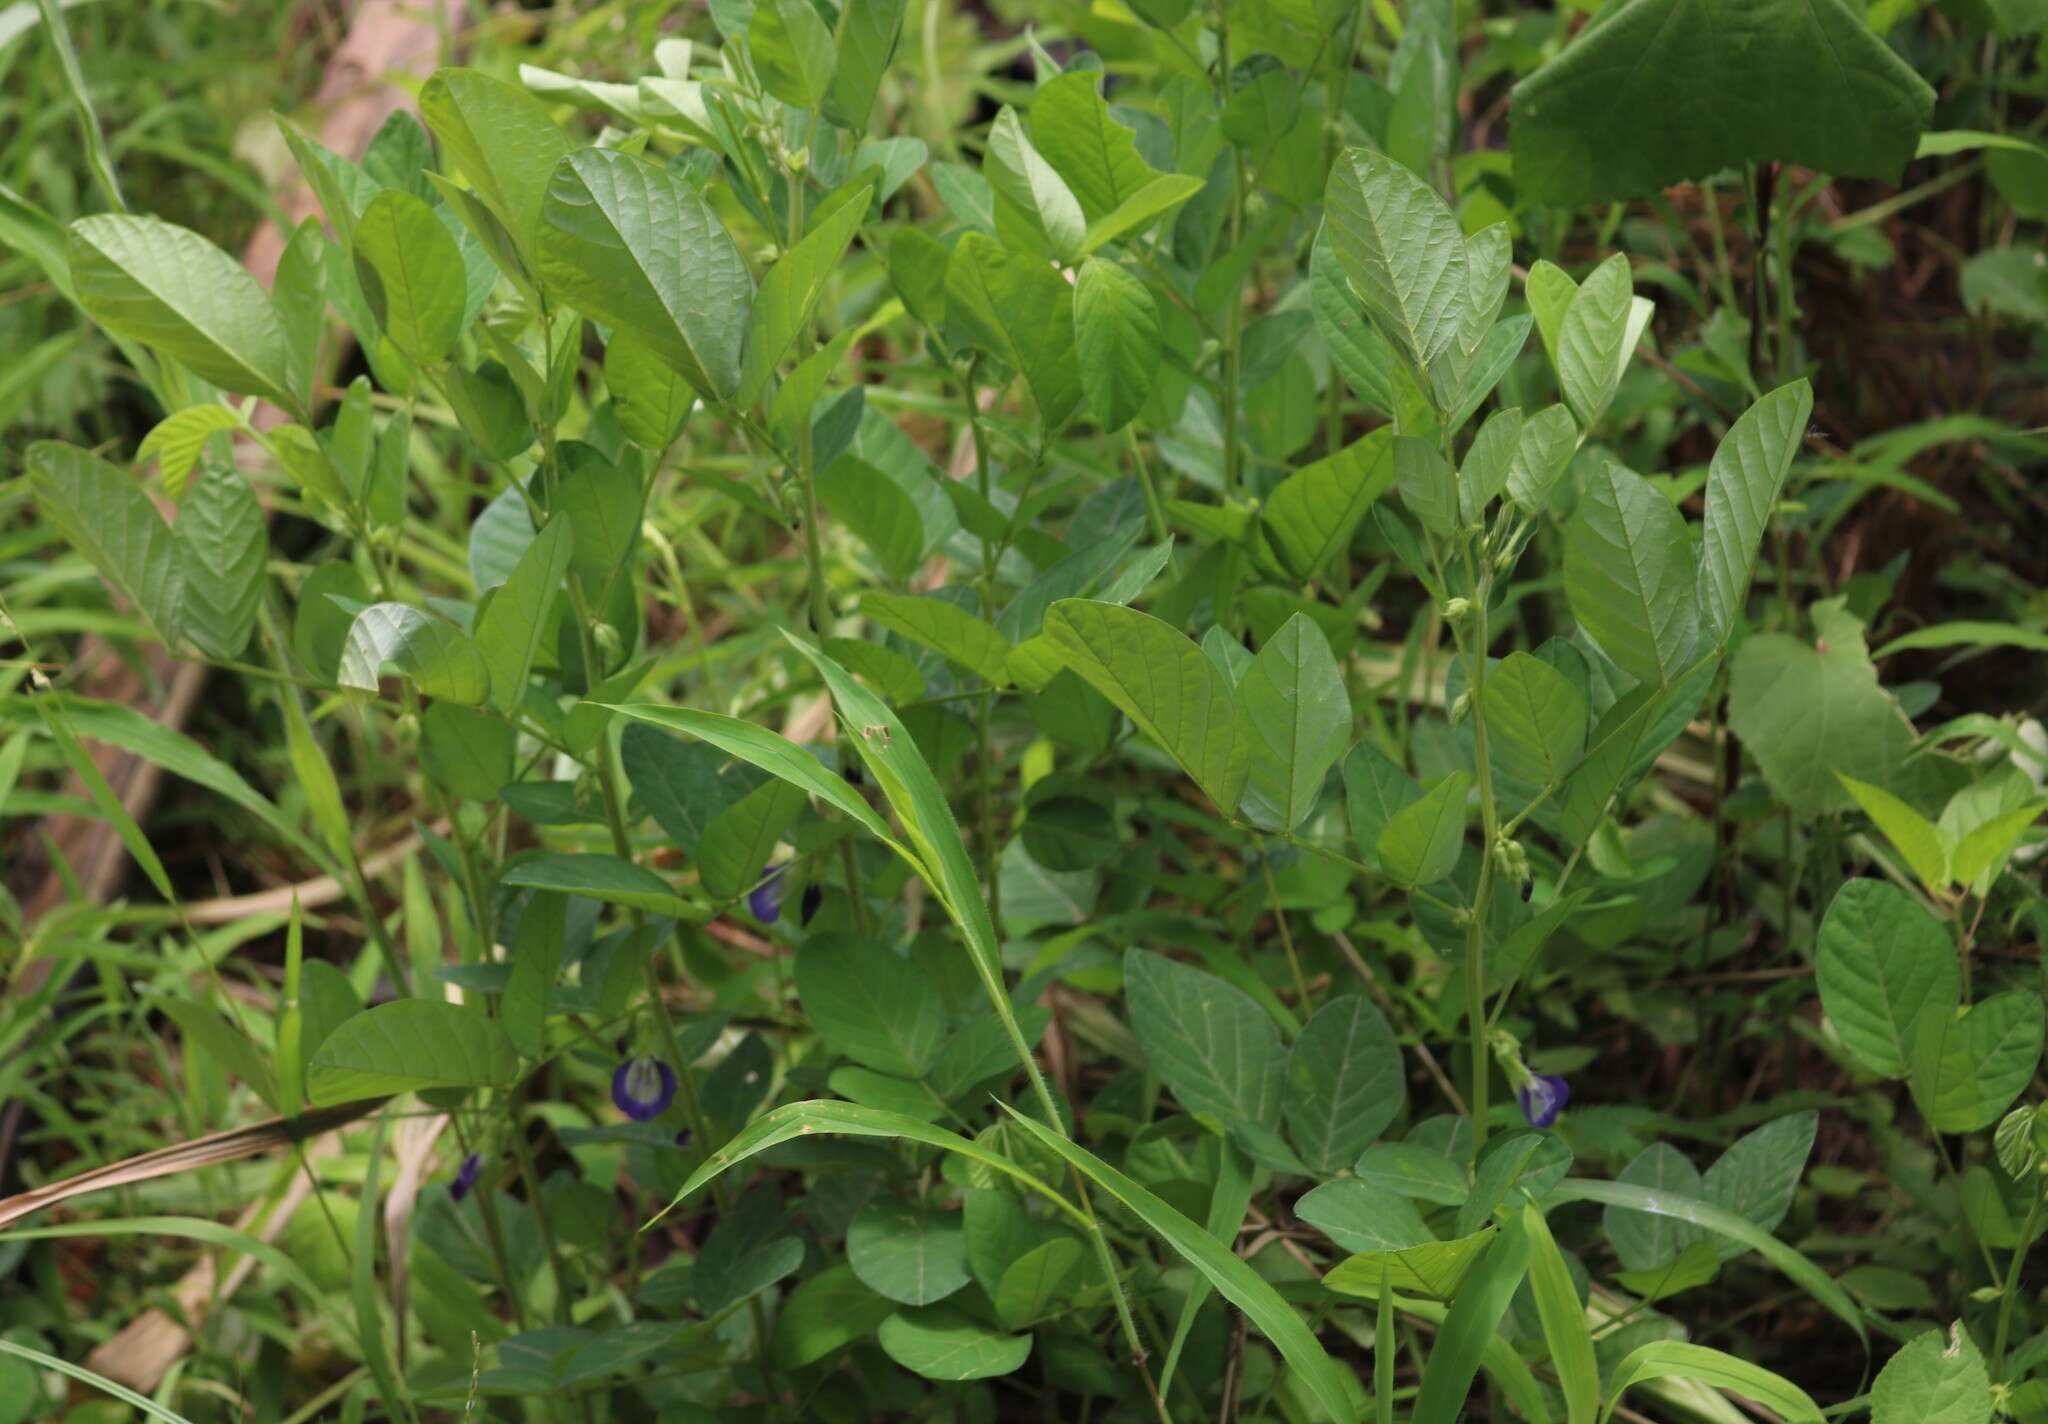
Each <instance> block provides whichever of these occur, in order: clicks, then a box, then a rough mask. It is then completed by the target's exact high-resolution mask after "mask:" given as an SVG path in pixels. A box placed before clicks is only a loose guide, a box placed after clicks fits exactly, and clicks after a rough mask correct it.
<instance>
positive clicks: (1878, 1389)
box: [1745, 1321, 1992, 1424]
mask: <svg viewBox="0 0 2048 1424" xmlns="http://www.w3.org/2000/svg"><path fill="white" fill-rule="evenodd" d="M1745 1393H1747V1391H1745ZM1991 1411H1992V1397H1991V1377H1990V1374H1989V1373H1988V1372H1987V1371H1986V1370H1985V1368H1984V1356H1983V1354H1982V1353H1981V1352H1979V1350H1978V1349H1977V1342H1976V1341H1974V1340H1972V1339H1971V1338H1970V1335H1969V1332H1968V1331H1966V1330H1964V1329H1963V1327H1962V1324H1961V1322H1960V1321H1959V1322H1957V1323H1956V1324H1954V1325H1951V1326H1950V1327H1949V1329H1948V1332H1947V1334H1946V1335H1944V1334H1943V1332H1941V1331H1939V1330H1929V1331H1927V1332H1925V1333H1924V1334H1920V1335H1916V1336H1914V1337H1913V1338H1912V1339H1911V1340H1908V1341H1907V1342H1906V1343H1905V1345H1904V1346H1902V1347H1901V1348H1900V1350H1899V1352H1898V1353H1897V1354H1895V1355H1893V1356H1892V1357H1891V1358H1890V1359H1889V1360H1887V1361H1885V1366H1884V1368H1883V1369H1882V1370H1879V1371H1878V1374H1877V1381H1876V1383H1875V1384H1873V1385H1871V1387H1870V1424H1990V1420H1991Z"/></svg>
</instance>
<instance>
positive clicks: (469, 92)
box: [328, 69, 576, 275]
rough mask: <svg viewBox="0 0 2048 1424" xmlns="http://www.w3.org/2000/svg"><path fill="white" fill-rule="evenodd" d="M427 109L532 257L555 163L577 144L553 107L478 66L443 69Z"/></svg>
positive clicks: (423, 96)
mask: <svg viewBox="0 0 2048 1424" xmlns="http://www.w3.org/2000/svg"><path fill="white" fill-rule="evenodd" d="M420 114H421V116H422V117H424V118H425V119H426V121H427V126H428V127H429V128H431V129H432V130H433V131H434V138H435V139H436V140H437V141H438V142H439V144H440V145H441V152H442V153H443V154H444V155H445V156H446V158H447V160H448V161H449V162H450V163H451V164H452V165H453V166H454V168H455V170H456V171H457V172H458V173H460V174H461V175H462V176H463V177H465V178H467V179H468V180H469V182H470V185H471V186H472V187H474V188H475V189H476V191H477V192H478V193H479V194H481V195H482V197H483V199H484V202H485V203H486V204H488V205H489V207H490V209H491V211H492V212H493V213H494V214H495V215H496V216H497V217H498V218H499V219H500V220H501V221H502V222H503V223H504V224H505V227H506V229H507V231H509V232H510V234H511V236H512V239H513V241H514V242H515V243H517V244H518V246H519V248H520V249H521V250H522V251H524V252H526V253H527V254H529V255H531V254H532V253H533V251H534V243H535V231H536V229H537V228H538V227H539V225H540V217H541V206H542V204H543V203H544V202H545V201H546V199H547V196H548V189H549V185H550V184H551V183H552V182H553V181H554V178H555V168H556V165H557V164H559V163H560V162H561V161H562V159H563V158H564V157H565V156H566V155H567V154H568V153H570V152H571V151H572V150H573V149H574V148H575V147H576V145H575V144H574V143H572V142H571V141H570V138H569V135H567V134H566V133H564V132H562V129H561V127H560V126H559V125H557V124H556V123H555V121H554V119H553V118H552V117H550V116H549V114H548V111H547V106H546V105H544V104H542V103H541V102H540V101H539V100H538V99H536V98H534V97H533V96H532V95H531V94H529V93H527V92H526V91H525V90H524V89H521V88H519V87H517V86H516V85H512V84H507V83H505V82H504V81H503V80H501V79H494V78H492V77H491V76H490V75H488V74H483V73H480V72H479V71H477V70H474V69H442V70H438V71H436V72H435V74H434V77H433V78H431V79H429V80H428V81H427V83H426V87H425V88H423V89H422V90H420ZM328 216H329V218H330V219H331V218H332V217H333V214H332V213H330V214H329V215H328ZM515 275H516V274H515Z"/></svg>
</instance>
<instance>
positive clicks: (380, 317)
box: [353, 188, 466, 366]
mask: <svg viewBox="0 0 2048 1424" xmlns="http://www.w3.org/2000/svg"><path fill="white" fill-rule="evenodd" d="M353 247H354V252H355V268H356V281H357V283H358V284H359V285H360V286H361V287H362V291H363V299H364V300H365V301H366V302H368V303H369V304H370V314H371V315H372V316H374V317H376V319H377V325H378V326H380V327H382V328H383V330H384V334H385V335H386V336H388V337H390V338H391V344H392V345H394V346H396V347H397V348H398V349H399V350H400V351H403V352H404V353H405V354H406V355H407V356H408V357H410V358H411V359H412V360H413V361H415V362H418V363H420V364H421V365H428V366H431V365H433V364H435V363H436V362H438V361H440V360H441V359H442V358H443V357H444V356H446V355H447V354H448V352H449V350H450V349H451V348H452V347H453V346H454V345H455V341H456V338H457V337H459V336H460V335H461V334H462V316H463V301H464V296H465V291H466V288H465V278H464V276H463V268H462V252H461V249H459V248H458V247H456V245H455V239H454V237H453V236H451V235H450V234H449V231H448V229H447V227H446V226H444V225H443V224H442V222H441V220H440V218H438V217H436V216H435V215H434V210H433V209H432V208H430V207H428V206H427V205H426V204H425V203H424V202H422V201H421V200H420V199H418V198H416V197H414V196H413V195H412V194H411V193H408V192H406V191H404V190H403V189H400V188H386V189H385V190H384V191H383V192H381V193H379V194H378V195H377V196H376V197H375V198H373V199H371V200H370V206H369V207H367V208H365V209H363V213H362V216H361V217H359V218H357V219H356V226H355V238H354V242H353Z"/></svg>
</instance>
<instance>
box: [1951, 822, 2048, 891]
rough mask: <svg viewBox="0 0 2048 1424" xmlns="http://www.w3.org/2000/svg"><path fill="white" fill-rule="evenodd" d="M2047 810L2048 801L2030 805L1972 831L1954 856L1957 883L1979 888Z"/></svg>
mask: <svg viewBox="0 0 2048 1424" xmlns="http://www.w3.org/2000/svg"><path fill="white" fill-rule="evenodd" d="M2043 810H2048V802H2042V801H2034V802H2029V803H2028V804H2027V805H2024V806H2017V807H2015V808H2013V809H2012V810H2010V811H2007V812H2005V813H2004V814H2003V815H2000V816H1994V817H1992V818H1991V819H1990V820H1988V821H1986V822H1984V824H1982V825H1980V826H1977V827H1975V828H1974V829H1972V830H1971V831H1970V832H1969V833H1968V834H1967V835H1965V836H1964V837H1963V838H1962V840H1960V841H1959V842H1957V843H1956V847H1955V852H1954V854H1953V855H1952V856H1951V857H1950V863H1949V869H1950V871H1951V872H1952V873H1953V874H1954V876H1955V878H1956V882H1957V883H1958V884H1960V885H1963V886H1966V887H1968V886H1975V885H1976V883H1977V880H1978V877H1980V876H1982V875H1983V874H1984V872H1985V871H1987V870H1989V869H1991V867H1992V866H1994V865H1997V864H1998V863H1999V862H2001V861H2003V860H2004V859H2005V857H2006V856H2007V855H2008V854H2010V853H2011V852H2012V849H2013V847H2014V846H2016V845H2018V844H2019V842H2020V837H2021V836H2023V835H2025V834H2026V833H2027V829H2028V828H2029V827H2030V826H2032V825H2033V824H2034V822H2035V821H2037V820H2039V819H2040V817H2041V812H2042V811H2043Z"/></svg>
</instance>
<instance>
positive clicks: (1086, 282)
mask: <svg viewBox="0 0 2048 1424" xmlns="http://www.w3.org/2000/svg"><path fill="white" fill-rule="evenodd" d="M1074 350H1075V355H1076V357H1077V358H1078V360H1079V362H1080V368H1081V386H1082V389H1083V390H1084V391H1085V392H1086V393H1087V400H1088V413H1089V414H1090V415H1092V416H1093V417H1094V418H1095V423H1096V424H1097V425H1099V426H1101V427H1102V428H1103V429H1104V430H1121V429H1123V427H1124V426H1126V425H1128V424H1130V423H1131V421H1132V420H1133V419H1135V418H1136V417H1137V414H1138V412H1139V411H1141V410H1143V409H1144V408H1145V402H1146V401H1147V400H1148V399H1150V398H1151V395H1152V378H1153V375H1154V373H1155V372H1156V371H1157V370H1158V368H1159V308H1158V306H1157V305H1156V304H1155V303H1154V302H1153V300H1152V293H1151V292H1150V291H1148V290H1147V289H1146V287H1145V284H1144V283H1143V282H1141V281H1139V280H1138V279H1137V278H1136V277H1133V276H1132V275H1131V274H1130V273H1128V272H1126V271H1125V270H1124V269H1123V268H1121V267H1119V266H1117V265H1116V264H1115V263H1114V262H1105V261H1104V260H1103V259H1101V258H1100V257H1091V258H1089V259H1088V260H1087V261H1086V262H1083V263H1082V264H1081V271H1080V275H1079V276H1078V277H1077V278H1076V279H1075V282H1074Z"/></svg>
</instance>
